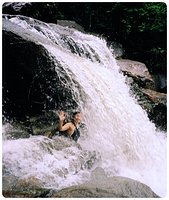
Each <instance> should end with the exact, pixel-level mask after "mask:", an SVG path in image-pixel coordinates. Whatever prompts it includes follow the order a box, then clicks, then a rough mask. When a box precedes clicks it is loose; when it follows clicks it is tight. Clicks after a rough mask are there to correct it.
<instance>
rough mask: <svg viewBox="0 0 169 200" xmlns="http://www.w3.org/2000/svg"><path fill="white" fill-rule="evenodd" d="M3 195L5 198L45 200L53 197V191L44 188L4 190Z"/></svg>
mask: <svg viewBox="0 0 169 200" xmlns="http://www.w3.org/2000/svg"><path fill="white" fill-rule="evenodd" d="M2 195H3V196H4V197H5V198H44V197H50V196H51V190H50V189H43V188H36V189H35V188H33V189H26V190H15V189H14V190H3V191H2Z"/></svg>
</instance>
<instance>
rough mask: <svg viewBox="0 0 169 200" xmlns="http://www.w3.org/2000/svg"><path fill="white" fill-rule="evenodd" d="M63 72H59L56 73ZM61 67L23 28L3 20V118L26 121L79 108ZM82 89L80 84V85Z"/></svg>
mask: <svg viewBox="0 0 169 200" xmlns="http://www.w3.org/2000/svg"><path fill="white" fill-rule="evenodd" d="M56 67H58V68H59V72H58V71H56ZM69 79H70V78H69V77H68V76H67V75H66V73H65V72H64V69H63V68H62V66H61V64H60V63H59V62H58V63H57V61H55V62H54V59H53V58H52V57H50V55H49V53H48V52H47V51H46V49H45V48H44V47H43V46H42V45H40V44H38V43H37V42H36V40H35V39H34V38H33V37H31V35H29V33H28V32H26V31H25V30H23V29H22V28H18V27H17V26H14V25H13V24H12V23H11V24H10V23H9V22H7V21H6V20H3V115H4V116H5V117H6V118H14V117H15V118H17V119H22V118H24V119H25V116H27V115H35V114H39V113H41V112H42V110H44V109H48V110H50V109H62V106H63V107H64V109H70V108H76V107H77V102H76V101H75V100H74V98H73V93H72V91H71V90H70V88H68V86H67V85H66V84H65V83H67V82H69ZM77 85H78V84H77Z"/></svg>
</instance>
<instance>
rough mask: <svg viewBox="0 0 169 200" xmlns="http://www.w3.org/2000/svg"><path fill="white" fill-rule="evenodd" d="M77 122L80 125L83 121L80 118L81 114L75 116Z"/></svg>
mask: <svg viewBox="0 0 169 200" xmlns="http://www.w3.org/2000/svg"><path fill="white" fill-rule="evenodd" d="M74 119H75V121H76V122H77V123H80V121H81V116H80V113H77V114H76V115H75V118H74Z"/></svg>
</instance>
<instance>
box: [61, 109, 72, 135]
mask: <svg viewBox="0 0 169 200" xmlns="http://www.w3.org/2000/svg"><path fill="white" fill-rule="evenodd" d="M64 120H65V113H64V112H63V111H61V112H60V113H59V127H58V129H59V131H67V130H68V129H69V128H70V123H66V124H65V125H63V122H64Z"/></svg>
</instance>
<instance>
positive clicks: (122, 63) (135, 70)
mask: <svg viewBox="0 0 169 200" xmlns="http://www.w3.org/2000/svg"><path fill="white" fill-rule="evenodd" d="M116 62H117V64H118V66H119V67H120V70H121V71H122V72H123V74H124V75H127V76H128V77H131V78H132V79H133V81H134V82H135V83H137V84H138V85H139V86H140V87H143V88H148V89H154V88H155V84H154V81H153V79H152V77H151V75H150V73H149V71H148V69H147V67H146V65H145V64H144V63H141V62H137V61H133V60H127V59H118V60H116Z"/></svg>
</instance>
